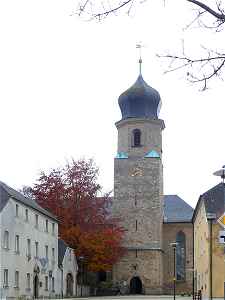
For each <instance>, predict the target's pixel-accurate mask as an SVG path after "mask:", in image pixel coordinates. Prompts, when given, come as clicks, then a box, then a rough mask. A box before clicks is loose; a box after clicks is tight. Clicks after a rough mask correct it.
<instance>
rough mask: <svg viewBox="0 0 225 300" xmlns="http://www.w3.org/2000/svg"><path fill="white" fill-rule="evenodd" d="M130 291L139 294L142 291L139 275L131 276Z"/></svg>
mask: <svg viewBox="0 0 225 300" xmlns="http://www.w3.org/2000/svg"><path fill="white" fill-rule="evenodd" d="M130 293H131V294H133V295H134V294H141V293H142V282H141V279H140V278H139V277H137V276H136V277H133V278H132V279H131V281H130Z"/></svg>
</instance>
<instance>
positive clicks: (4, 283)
mask: <svg viewBox="0 0 225 300" xmlns="http://www.w3.org/2000/svg"><path fill="white" fill-rule="evenodd" d="M3 280H4V281H3V287H8V286H9V271H8V269H4V277H3Z"/></svg>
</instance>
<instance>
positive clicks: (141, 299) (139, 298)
mask: <svg viewBox="0 0 225 300" xmlns="http://www.w3.org/2000/svg"><path fill="white" fill-rule="evenodd" d="M77 299H79V300H90V299H93V300H103V299H106V300H118V299H121V300H123V299H124V300H161V299H165V300H173V296H168V295H162V296H150V295H146V296H145V295H134V296H110V297H109V296H104V297H90V298H88V297H85V298H76V300H77ZM191 299H192V297H181V296H176V300H191Z"/></svg>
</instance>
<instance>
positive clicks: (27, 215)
mask: <svg viewBox="0 0 225 300" xmlns="http://www.w3.org/2000/svg"><path fill="white" fill-rule="evenodd" d="M25 221H26V222H28V221H29V212H28V209H27V208H26V209H25Z"/></svg>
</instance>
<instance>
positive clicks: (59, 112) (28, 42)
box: [0, 0, 225, 206]
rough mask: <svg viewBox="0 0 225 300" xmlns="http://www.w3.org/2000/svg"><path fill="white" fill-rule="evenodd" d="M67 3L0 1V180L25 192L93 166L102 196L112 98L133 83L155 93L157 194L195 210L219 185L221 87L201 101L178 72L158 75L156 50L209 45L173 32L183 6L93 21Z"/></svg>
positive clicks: (111, 145) (112, 136)
mask: <svg viewBox="0 0 225 300" xmlns="http://www.w3.org/2000/svg"><path fill="white" fill-rule="evenodd" d="M76 4H77V1H76V0H74V1H71V0H67V1H65V0H38V1H33V0H20V1H18V0H2V1H1V2H0V28H1V29H0V43H1V46H0V82H1V88H0V101H1V106H0V107H1V118H0V129H1V147H0V154H1V155H0V180H2V181H4V182H6V183H7V184H9V185H10V186H12V187H15V188H20V187H21V186H22V185H30V184H32V183H33V182H34V181H35V179H36V178H37V175H38V173H39V171H40V170H48V169H49V168H51V167H57V166H58V165H59V164H63V163H64V162H65V159H67V158H70V157H74V158H75V159H79V158H82V157H84V158H91V157H92V158H94V160H95V161H96V163H97V165H98V166H99V167H100V183H101V184H102V186H103V187H104V190H111V189H112V188H113V158H114V156H115V154H116V147H117V131H116V128H115V126H114V123H115V122H116V121H118V120H119V119H120V117H121V115H120V110H119V107H118V102H117V99H118V97H119V95H120V94H121V93H122V92H123V91H124V90H125V89H127V88H128V87H129V86H130V85H132V84H133V83H134V81H135V80H136V78H137V76H138V64H137V61H138V52H137V49H136V48H135V45H136V43H137V42H138V41H140V40H141V41H143V43H144V44H146V45H147V47H146V48H145V49H144V51H143V77H144V79H145V81H146V82H147V83H148V84H149V85H151V86H152V87H154V88H156V89H157V90H158V91H159V93H160V94H161V98H162V104H163V106H162V110H161V114H160V117H161V118H163V119H164V121H165V124H166V129H165V130H164V135H163V163H164V192H165V194H178V195H179V196H181V197H182V198H183V199H184V200H185V201H187V202H188V203H190V204H191V205H192V206H195V204H196V202H197V199H198V197H199V195H200V194H201V193H203V192H205V191H206V190H207V189H209V188H211V187H212V186H213V185H215V184H216V183H217V182H219V181H220V179H219V178H216V177H214V176H213V175H212V173H213V172H214V171H215V170H217V169H219V168H221V167H222V165H224V163H225V160H224V147H225V138H224V112H225V99H224V92H225V88H224V83H223V82H222V81H217V82H213V83H212V84H211V89H209V90H208V91H206V92H204V93H201V92H199V91H198V88H197V87H193V86H190V85H188V84H187V82H186V81H185V79H184V78H183V77H182V76H181V74H172V75H164V74H163V71H164V69H165V68H166V65H164V64H163V63H162V61H160V60H159V59H157V58H156V57H155V53H156V52H160V53H162V52H163V51H164V50H167V49H171V50H176V49H178V48H179V47H180V39H181V37H182V36H183V35H185V37H186V39H187V40H188V42H189V43H190V49H191V51H193V53H194V52H195V51H197V49H198V47H199V45H200V43H203V42H204V41H205V42H206V43H207V42H208V43H213V44H214V43H215V41H216V40H215V39H216V36H214V35H212V34H210V35H206V34H203V33H202V32H201V31H200V30H191V31H189V32H188V33H187V32H183V31H182V28H183V27H184V25H185V24H187V23H188V21H190V20H191V15H192V13H193V11H192V10H191V9H190V8H191V6H190V5H188V4H187V3H186V2H185V0H183V1H181V0H173V1H168V2H167V4H166V6H165V7H164V6H163V1H162V2H161V1H158V0H151V1H150V0H149V1H147V2H144V3H143V4H142V5H141V6H139V7H138V8H137V10H136V12H135V13H133V14H132V16H131V17H127V16H125V15H119V16H117V17H111V18H108V19H106V20H105V21H103V22H101V23H96V22H87V21H85V20H83V19H79V18H77V17H76V16H71V13H72V12H73V10H74V9H75V8H76Z"/></svg>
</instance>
